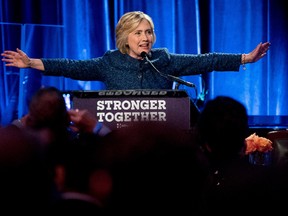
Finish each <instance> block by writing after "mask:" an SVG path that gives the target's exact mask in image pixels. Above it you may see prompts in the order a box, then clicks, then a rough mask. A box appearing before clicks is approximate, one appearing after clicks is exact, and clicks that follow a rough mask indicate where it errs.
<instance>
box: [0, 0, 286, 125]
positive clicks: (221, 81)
mask: <svg viewBox="0 0 288 216" xmlns="http://www.w3.org/2000/svg"><path fill="white" fill-rule="evenodd" d="M0 2H1V5H0V6H1V9H0V14H1V15H0V16H1V17H0V27H1V28H0V33H1V44H0V48H1V52H2V51H3V50H6V49H12V50H15V49H16V48H17V47H20V48H21V49H22V50H23V51H25V52H26V53H27V54H28V55H29V56H30V57H35V58H39V57H67V58H75V59H86V58H92V57H97V56H101V55H103V54H104V52H105V51H106V50H108V49H115V48H116V47H115V30H114V29H115V26H116V24H117V21H118V19H119V18H120V17H121V16H122V15H123V13H125V12H128V11H132V10H141V11H144V12H145V13H147V14H149V15H150V16H151V17H152V18H153V20H154V23H155V31H156V36H157V40H156V44H155V47H167V48H168V49H169V50H170V51H171V52H177V53H201V52H202V53H203V52H233V53H248V52H250V51H251V50H252V49H253V48H254V47H256V45H257V44H258V43H259V42H265V41H270V42H271V43H272V45H271V48H270V50H269V52H268V53H267V56H266V57H265V58H263V59H261V60H260V61H259V62H257V63H255V64H250V65H247V70H246V71H243V70H242V69H240V71H239V72H232V73H230V72H212V73H209V74H203V75H199V76H189V77H188V76H187V77H183V78H184V79H186V80H188V81H190V82H193V83H195V84H196V86H197V92H195V91H194V90H193V89H189V87H185V86H180V88H184V89H186V90H187V91H188V94H189V95H190V97H191V98H193V99H195V98H197V97H198V98H200V99H202V100H204V99H205V100H207V99H210V98H214V97H215V96H217V95H228V96H232V97H234V98H235V99H238V100H239V101H241V102H243V104H244V105H245V106H246V107H247V110H248V113H249V115H251V116H286V115H288V102H287V98H288V97H287V96H288V95H287V94H288V93H287V92H288V91H287V83H288V82H287V81H288V75H287V73H286V71H287V64H285V63H286V61H285V60H286V59H287V55H288V54H287V52H286V50H287V48H288V44H287V42H286V38H287V31H288V30H287V15H286V11H287V10H285V6H284V5H285V4H284V3H285V2H284V0H273V1H272V0H243V1H239V0H157V1H156V0H155V1H151V0H125V1H124V0H69V1H68V0H62V1H61V0H50V1H44V0H40V1H39V0H22V1H20V0H0ZM0 70H1V72H0V101H1V110H0V124H1V125H5V124H7V123H9V122H10V121H11V120H13V119H14V118H18V117H21V116H22V115H24V114H25V113H26V112H27V104H28V103H29V99H30V97H31V95H32V94H33V93H34V92H35V91H36V90H37V89H38V88H40V87H41V86H42V85H46V86H47V85H52V86H56V87H58V88H60V89H61V90H100V89H104V85H103V84H102V83H100V82H95V81H93V82H91V81H77V80H71V79H68V78H63V77H49V76H42V75H41V74H40V73H39V72H37V71H35V70H31V69H21V71H20V70H19V69H16V68H10V67H9V68H7V67H4V65H3V64H2V65H1V67H0ZM266 123H267V122H266Z"/></svg>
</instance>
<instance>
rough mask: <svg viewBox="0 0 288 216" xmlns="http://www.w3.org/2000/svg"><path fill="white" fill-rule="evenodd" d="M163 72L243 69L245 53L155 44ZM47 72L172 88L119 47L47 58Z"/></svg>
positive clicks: (113, 85)
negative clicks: (82, 56)
mask: <svg viewBox="0 0 288 216" xmlns="http://www.w3.org/2000/svg"><path fill="white" fill-rule="evenodd" d="M149 58H150V61H151V62H152V63H153V65H154V66H155V67H156V68H157V69H158V70H159V71H160V72H161V73H165V74H170V75H173V76H177V77H179V76H187V75H197V74H203V73H206V72H212V71H239V67H240V65H241V54H229V53H207V54H197V55H194V54H174V53H169V51H168V49H166V48H154V49H152V50H151V56H150V57H149ZM42 61H43V64H44V68H45V71H43V75H49V76H64V77H68V78H72V79H75V80H83V81H85V80H86V81H102V82H104V83H105V85H106V88H107V90H121V89H172V86H173V82H172V81H171V80H167V79H166V78H164V77H163V76H161V75H160V74H159V73H157V72H156V70H155V69H154V68H153V67H152V66H151V65H150V64H149V63H148V62H147V61H146V60H145V59H144V60H139V59H135V58H132V57H131V56H129V55H128V54H122V53H121V52H120V51H119V50H110V51H107V52H106V53H105V54H104V55H103V56H102V57H98V58H92V59H87V60H71V59H64V58H62V59H59V58H58V59H45V58H42Z"/></svg>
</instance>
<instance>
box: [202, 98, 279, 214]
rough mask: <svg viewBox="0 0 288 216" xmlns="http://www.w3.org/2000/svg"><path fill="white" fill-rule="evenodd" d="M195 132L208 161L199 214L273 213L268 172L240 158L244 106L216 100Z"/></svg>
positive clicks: (208, 105) (245, 122) (244, 132)
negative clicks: (207, 174) (208, 165)
mask: <svg viewBox="0 0 288 216" xmlns="http://www.w3.org/2000/svg"><path fill="white" fill-rule="evenodd" d="M197 128H198V134H199V142H200V145H201V147H202V148H203V150H204V152H205V153H206V155H207V157H208V158H209V161H210V175H209V178H208V179H207V185H206V186H205V187H204V188H205V190H204V191H203V196H202V198H203V199H202V201H203V203H202V204H203V205H202V214H203V215H211V214H214V215H233V214H234V213H235V212H237V214H246V213H247V212H250V213H251V214H257V215H263V214H264V215H265V214H266V213H267V212H269V210H271V211H272V210H275V209H276V208H275V207H276V206H275V205H274V204H273V203H274V200H273V199H275V192H274V189H273V181H272V180H273V177H272V175H271V173H270V169H269V168H268V167H258V166H253V165H251V164H249V162H248V160H247V158H246V157H245V154H244V152H245V148H246V145H245V138H246V137H247V136H248V115H247V111H246V108H245V106H244V105H243V104H241V103H240V102H238V101H237V100H235V99H233V98H231V97H227V96H218V97H216V98H215V99H213V100H210V101H208V102H207V103H206V104H205V106H204V108H203V110H202V112H201V114H200V117H199V122H198V125H197ZM274 208H275V209H274ZM274 212H276V211H274Z"/></svg>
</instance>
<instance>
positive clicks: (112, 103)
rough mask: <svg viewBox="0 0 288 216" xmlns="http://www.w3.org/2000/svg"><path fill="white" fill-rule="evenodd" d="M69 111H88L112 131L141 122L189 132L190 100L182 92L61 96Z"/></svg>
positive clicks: (108, 92) (88, 93) (102, 92)
mask: <svg viewBox="0 0 288 216" xmlns="http://www.w3.org/2000/svg"><path fill="white" fill-rule="evenodd" d="M63 95H64V96H65V98H67V96H68V97H70V100H71V108H73V109H87V110H89V111H90V112H91V113H93V114H94V115H95V116H96V117H97V119H98V121H99V122H103V123H104V124H106V125H107V126H108V127H110V128H111V129H112V130H115V129H119V128H122V127H126V126H129V124H131V123H135V122H142V121H158V122H164V123H165V124H166V123H167V124H169V125H171V126H173V127H177V128H179V129H184V130H188V129H190V105H191V102H190V98H189V97H188V95H187V92H186V91H185V90H101V91H70V92H63Z"/></svg>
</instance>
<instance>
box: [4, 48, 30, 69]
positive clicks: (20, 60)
mask: <svg viewBox="0 0 288 216" xmlns="http://www.w3.org/2000/svg"><path fill="white" fill-rule="evenodd" d="M1 56H3V57H4V58H3V59H2V61H3V62H6V64H5V65H6V66H12V67H18V68H29V67H31V59H30V58H29V57H28V56H27V54H26V53H24V52H23V51H22V50H20V49H18V48H17V49H16V52H15V51H11V50H6V51H4V52H3V53H2V54H1Z"/></svg>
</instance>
